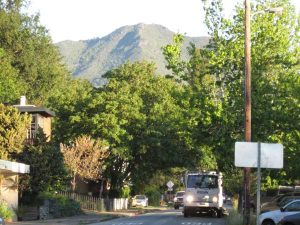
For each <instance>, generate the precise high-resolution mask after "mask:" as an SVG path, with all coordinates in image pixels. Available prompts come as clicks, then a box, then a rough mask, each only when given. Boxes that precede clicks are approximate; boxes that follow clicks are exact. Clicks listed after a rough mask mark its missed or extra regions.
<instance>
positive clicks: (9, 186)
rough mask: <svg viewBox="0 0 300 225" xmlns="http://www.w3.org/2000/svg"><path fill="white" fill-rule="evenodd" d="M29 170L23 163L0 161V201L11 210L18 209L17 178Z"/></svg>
mask: <svg viewBox="0 0 300 225" xmlns="http://www.w3.org/2000/svg"><path fill="white" fill-rule="evenodd" d="M29 169H30V168H29V165H26V164H23V163H17V162H11V161H6V160H0V199H1V200H4V201H5V202H6V203H7V204H8V206H9V207H10V208H12V209H14V208H17V207H18V176H19V175H20V174H25V173H29Z"/></svg>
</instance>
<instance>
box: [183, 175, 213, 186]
mask: <svg viewBox="0 0 300 225" xmlns="http://www.w3.org/2000/svg"><path fill="white" fill-rule="evenodd" d="M187 188H218V176H214V175H200V174H195V175H188V179H187Z"/></svg>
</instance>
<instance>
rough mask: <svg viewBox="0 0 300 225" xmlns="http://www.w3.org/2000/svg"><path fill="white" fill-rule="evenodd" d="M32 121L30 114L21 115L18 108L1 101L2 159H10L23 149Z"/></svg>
mask: <svg viewBox="0 0 300 225" xmlns="http://www.w3.org/2000/svg"><path fill="white" fill-rule="evenodd" d="M30 121H31V120H30V117H29V116H28V115H26V114H25V115H21V114H20V113H19V111H18V109H16V108H14V107H12V106H5V105H3V104H1V103H0V159H9V158H11V155H12V154H14V153H19V152H21V151H22V150H23V144H24V141H25V138H26V134H27V128H28V127H29V126H30Z"/></svg>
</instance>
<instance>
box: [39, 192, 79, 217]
mask: <svg viewBox="0 0 300 225" xmlns="http://www.w3.org/2000/svg"><path fill="white" fill-rule="evenodd" d="M39 199H40V201H41V202H44V201H45V200H46V201H47V200H48V201H49V206H50V208H51V210H50V212H51V213H52V216H53V217H56V218H57V217H65V216H74V215H78V214H81V213H82V211H81V208H80V203H79V202H77V201H75V200H73V199H69V198H67V197H65V196H61V195H57V194H53V193H43V194H41V195H40V196H39Z"/></svg>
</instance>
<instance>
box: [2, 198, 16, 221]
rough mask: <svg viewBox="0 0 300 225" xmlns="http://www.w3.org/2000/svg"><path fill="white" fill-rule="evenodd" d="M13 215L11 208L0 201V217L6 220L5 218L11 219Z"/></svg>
mask: <svg viewBox="0 0 300 225" xmlns="http://www.w3.org/2000/svg"><path fill="white" fill-rule="evenodd" d="M13 216H14V212H13V210H12V209H10V208H9V207H8V206H7V204H6V202H4V201H0V217H2V218H3V219H5V220H7V219H12V217H13Z"/></svg>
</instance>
